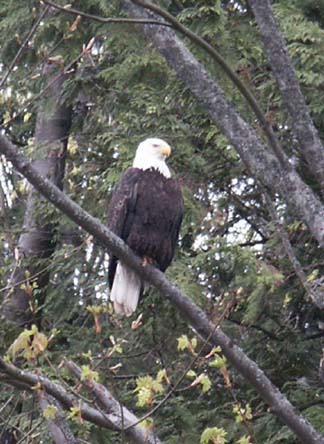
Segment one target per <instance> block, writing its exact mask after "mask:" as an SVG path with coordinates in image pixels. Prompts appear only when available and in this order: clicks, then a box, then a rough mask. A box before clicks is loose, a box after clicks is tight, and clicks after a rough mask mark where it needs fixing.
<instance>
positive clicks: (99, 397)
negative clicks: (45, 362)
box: [65, 360, 161, 444]
mask: <svg viewBox="0 0 324 444" xmlns="http://www.w3.org/2000/svg"><path fill="white" fill-rule="evenodd" d="M65 366H66V368H67V369H68V370H69V371H70V372H71V373H73V374H74V375H75V376H76V377H77V378H78V379H80V377H81V374H82V371H81V369H80V368H79V367H78V366H77V365H76V364H75V363H74V362H72V361H68V360H66V361H65ZM82 382H83V384H85V386H86V387H87V388H88V389H89V390H90V391H91V392H92V393H93V394H94V395H95V397H96V401H97V402H98V404H99V405H100V407H101V408H103V409H104V410H105V412H109V417H110V418H114V424H115V427H116V428H117V430H119V431H120V432H122V434H123V433H125V437H126V438H128V439H132V442H134V443H143V444H144V443H145V444H153V443H154V442H157V443H158V444H161V441H160V440H159V439H158V438H157V437H155V436H154V435H153V434H152V433H148V432H147V430H146V429H145V428H144V427H142V426H139V425H138V423H139V422H140V421H138V418H137V417H136V416H135V415H134V414H133V413H131V412H130V411H129V410H128V409H127V408H126V407H124V406H122V404H121V403H120V402H119V401H118V400H116V399H115V398H114V397H113V396H112V394H111V393H110V391H109V390H108V389H107V388H106V387H105V386H104V385H102V384H99V383H98V382H95V381H93V380H89V379H85V380H83V381H82ZM121 411H122V412H121ZM124 425H125V426H126V427H124ZM155 440H156V441H155Z"/></svg>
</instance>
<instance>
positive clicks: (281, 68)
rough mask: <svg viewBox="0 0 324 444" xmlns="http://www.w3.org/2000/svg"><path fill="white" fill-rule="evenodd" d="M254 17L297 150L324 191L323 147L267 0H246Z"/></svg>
mask: <svg viewBox="0 0 324 444" xmlns="http://www.w3.org/2000/svg"><path fill="white" fill-rule="evenodd" d="M250 6H251V8H252V11H253V14H254V17H255V19H256V21H257V23H258V26H259V31H260V35H261V37H262V40H263V44H264V48H265V51H266V53H267V56H268V59H269V62H270V66H271V68H272V69H271V72H272V73H273V75H274V76H275V78H276V81H277V84H278V87H279V89H280V91H281V94H282V98H283V102H284V105H285V107H286V109H287V111H288V114H289V116H290V123H291V126H292V129H293V133H294V136H295V137H296V139H297V140H298V142H299V143H298V149H299V150H300V153H301V154H302V155H303V156H304V157H305V159H306V160H307V163H308V165H309V167H310V169H311V172H312V173H313V174H314V176H315V177H316V179H317V181H318V183H319V184H320V186H321V191H322V193H323V192H324V148H323V144H322V142H321V139H320V137H319V134H318V131H317V129H316V128H315V126H314V123H313V121H312V119H311V117H310V114H309V110H308V107H307V105H306V102H305V99H304V96H303V94H302V92H301V89H300V86H299V84H298V80H297V77H296V73H295V70H294V68H293V65H292V62H291V59H290V57H289V54H288V52H287V48H286V46H285V43H284V40H283V38H282V35H281V33H280V31H279V29H278V26H277V24H276V21H275V19H274V16H273V11H272V7H271V2H270V0H250Z"/></svg>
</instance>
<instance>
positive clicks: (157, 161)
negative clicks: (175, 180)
mask: <svg viewBox="0 0 324 444" xmlns="http://www.w3.org/2000/svg"><path fill="white" fill-rule="evenodd" d="M133 167H134V168H140V169H141V170H149V169H151V168H154V169H156V170H158V171H159V172H160V173H161V174H163V176H164V177H167V178H169V177H171V173H170V170H169V168H168V166H167V164H166V163H165V161H164V158H158V157H155V156H154V157H153V156H149V155H146V156H145V155H143V154H142V153H136V156H135V159H134V162H133Z"/></svg>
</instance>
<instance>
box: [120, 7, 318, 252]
mask: <svg viewBox="0 0 324 444" xmlns="http://www.w3.org/2000/svg"><path fill="white" fill-rule="evenodd" d="M123 6H124V9H125V10H126V11H127V12H128V14H129V15H130V16H136V17H143V18H149V17H150V18H154V17H156V15H155V14H153V13H152V12H150V11H146V10H145V9H143V8H142V7H139V6H136V5H134V4H133V3H132V2H131V1H130V0H124V1H123ZM138 29H139V31H140V32H142V33H143V34H144V36H145V37H146V38H147V40H148V41H149V42H150V43H151V44H153V45H154V47H155V48H156V49H157V50H158V51H159V52H160V54H161V55H162V56H163V57H164V58H165V60H166V61H167V63H168V64H169V65H170V67H171V68H172V69H173V70H174V71H175V72H176V74H177V76H178V78H179V79H180V80H181V81H182V82H184V83H185V84H186V85H187V87H188V88H189V89H190V90H191V92H192V94H193V95H194V96H195V97H196V99H197V101H198V102H199V103H200V104H201V106H202V108H203V109H204V110H205V111H206V112H207V113H208V114H209V116H210V118H211V120H212V121H213V122H214V123H215V125H217V126H218V127H219V128H220V130H221V131H222V133H223V134H224V135H225V136H226V137H227V139H228V140H229V141H230V143H231V144H232V145H233V146H234V148H235V149H236V151H237V152H238V153H239V155H240V157H241V159H242V161H243V162H244V164H245V165H246V166H247V168H248V169H249V171H250V172H251V173H252V175H253V176H254V177H255V178H256V179H257V180H259V181H260V182H261V183H262V184H263V185H264V186H265V187H266V188H267V189H268V188H269V189H271V190H274V191H275V192H277V193H278V194H280V195H281V196H282V198H283V199H284V200H285V201H286V203H287V204H288V205H289V206H290V207H293V208H294V209H295V210H296V211H297V213H298V214H299V215H300V217H301V218H302V219H303V220H304V222H305V223H306V224H307V225H308V227H309V229H310V231H311V233H312V235H313V236H314V237H315V238H316V239H317V241H318V243H319V244H320V245H321V246H322V247H324V206H323V205H322V203H321V202H320V200H319V199H318V198H317V196H315V194H314V192H313V191H312V190H311V188H310V187H308V186H307V185H306V184H305V183H304V182H303V181H302V180H301V178H300V176H299V175H298V174H297V173H296V171H295V170H294V168H293V167H292V166H291V165H289V164H287V163H286V165H285V168H283V167H282V165H281V164H280V162H279V161H278V159H277V157H276V156H275V155H274V154H273V153H272V152H271V151H270V150H269V149H268V148H267V147H266V146H265V145H264V143H263V142H262V141H261V139H260V137H259V136H258V134H257V132H256V131H255V130H254V129H253V128H252V127H251V126H249V125H248V124H247V123H246V122H245V121H244V120H243V119H242V117H241V116H240V115H239V114H238V112H237V111H236V109H235V107H234V105H233V104H232V103H231V102H230V101H229V100H227V98H226V97H225V94H224V92H223V91H222V89H221V88H220V87H219V85H218V84H217V83H216V82H215V80H214V79H212V78H211V76H210V75H209V74H208V72H207V71H206V69H205V68H204V67H203V66H202V65H201V64H200V63H199V62H198V61H197V59H196V58H195V57H194V56H193V54H192V53H191V52H190V51H189V50H188V49H187V48H186V46H185V45H184V43H183V42H182V41H181V40H180V39H179V38H178V37H177V35H176V33H175V32H174V31H173V30H172V29H170V28H161V27H160V28H157V27H154V26H150V25H143V26H138Z"/></svg>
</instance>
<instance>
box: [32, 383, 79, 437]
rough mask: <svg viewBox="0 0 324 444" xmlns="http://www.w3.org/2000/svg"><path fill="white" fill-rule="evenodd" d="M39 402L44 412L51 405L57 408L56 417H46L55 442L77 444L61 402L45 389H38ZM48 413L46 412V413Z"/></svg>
mask: <svg viewBox="0 0 324 444" xmlns="http://www.w3.org/2000/svg"><path fill="white" fill-rule="evenodd" d="M36 395H37V399H38V404H39V406H40V408H41V409H42V411H43V414H44V412H46V409H47V408H48V407H50V406H54V407H55V409H56V412H55V417H54V419H46V422H47V428H48V431H49V432H50V434H51V436H52V438H53V441H54V443H55V444H75V443H76V439H75V437H74V436H73V433H72V432H71V430H70V428H69V426H68V424H67V421H66V418H65V416H64V415H63V413H62V409H61V406H60V404H59V403H58V402H57V401H56V399H55V398H53V396H49V395H48V394H47V393H46V392H45V391H44V390H37V391H36ZM45 415H46V413H45Z"/></svg>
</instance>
